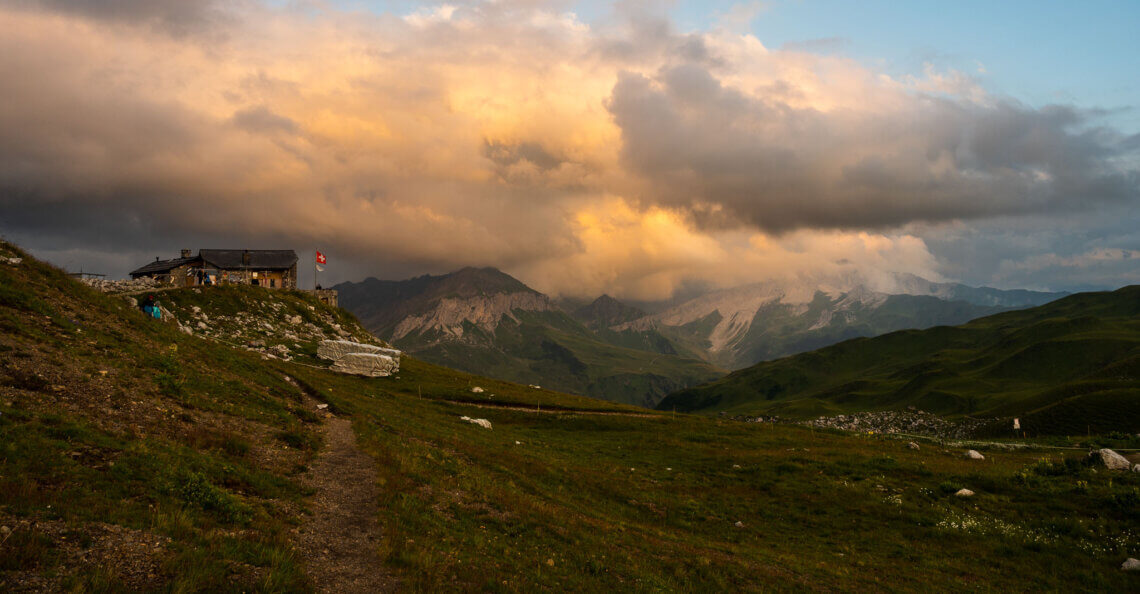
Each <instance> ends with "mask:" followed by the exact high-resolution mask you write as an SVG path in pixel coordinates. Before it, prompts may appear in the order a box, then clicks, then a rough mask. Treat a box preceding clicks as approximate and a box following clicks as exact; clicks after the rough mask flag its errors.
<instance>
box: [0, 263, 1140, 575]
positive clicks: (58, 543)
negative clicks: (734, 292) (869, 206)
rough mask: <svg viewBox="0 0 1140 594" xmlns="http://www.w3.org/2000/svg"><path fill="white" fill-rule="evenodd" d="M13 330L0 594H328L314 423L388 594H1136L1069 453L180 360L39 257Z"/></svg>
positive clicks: (415, 371) (4, 343) (1124, 537)
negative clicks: (339, 423)
mask: <svg viewBox="0 0 1140 594" xmlns="http://www.w3.org/2000/svg"><path fill="white" fill-rule="evenodd" d="M0 251H4V252H8V253H14V254H16V255H22V254H19V252H18V251H17V250H15V249H14V248H8V247H6V246H4V247H2V248H0ZM0 255H6V254H3V253H0ZM239 291H241V293H240V295H241V297H242V300H243V301H245V300H254V301H256V298H257V297H258V296H259V295H264V293H257V292H255V291H257V290H255V289H248V290H240V289H239ZM246 291H248V292H246ZM194 295H195V297H197V296H198V295H210V293H207V292H206V291H203V292H202V293H201V294H194ZM279 296H280V297H281V298H283V299H288V298H289V297H288V295H286V294H281V295H279ZM172 300H175V299H174V296H172ZM202 303H203V305H199V307H202V308H203V309H204V308H205V307H206V306H207V305H208V302H207V301H204V302H202ZM297 305H299V306H300V304H299V303H298V304H297ZM242 307H243V309H248V308H247V307H246V306H245V305H243V306H242ZM305 307H306V309H307V306H305ZM272 309H273V308H272V306H269V307H268V308H267V311H271V310H272ZM319 313H320V314H322V315H323V314H325V313H327V314H329V315H332V313H333V312H331V311H328V312H319ZM210 315H211V316H212V317H213V315H214V314H210ZM266 315H270V316H271V315H272V314H268V313H267V314H266ZM0 326H2V327H3V332H0V355H2V357H0V362H2V365H0V448H3V454H2V455H0V526H5V527H8V528H9V532H7V536H0V590H13V589H18V588H21V587H31V588H36V589H48V590H73V591H174V592H189V591H210V592H224V591H234V592H237V591H266V592H268V591H273V592H281V591H309V590H312V589H314V588H315V587H316V586H317V584H314V583H312V581H311V580H310V578H309V577H308V576H309V575H310V572H311V570H312V569H313V567H312V566H311V563H315V562H316V561H315V560H314V559H313V558H310V557H307V556H305V555H302V554H300V553H299V552H298V545H297V535H296V529H297V528H298V527H299V526H301V525H304V524H305V523H306V522H307V520H308V517H309V516H308V515H307V514H306V510H309V509H312V501H313V499H314V497H316V496H317V495H318V494H317V493H314V492H312V491H311V490H308V489H307V488H305V487H302V486H301V483H300V481H299V477H300V476H302V475H303V474H304V471H305V468H306V467H307V466H308V465H309V464H312V463H313V459H314V456H315V455H316V454H317V453H318V452H320V451H321V450H322V449H323V447H324V446H323V441H322V435H323V427H324V426H325V424H326V420H325V419H324V418H322V417H321V416H319V415H316V414H313V412H314V411H315V410H316V405H315V403H317V402H323V403H327V404H328V405H329V409H330V410H332V411H334V412H335V414H337V415H338V416H340V417H343V418H349V419H351V421H352V426H353V429H354V431H355V433H356V435H357V441H358V443H359V445H360V447H361V448H362V449H363V450H364V451H365V452H366V453H368V454H369V455H370V456H372V457H373V458H374V460H375V461H376V465H377V467H378V472H379V474H378V476H377V478H376V488H377V491H378V496H377V500H376V512H375V513H376V518H377V520H378V523H379V524H380V526H382V536H381V537H380V538H379V540H378V541H377V542H376V543H375V545H374V549H373V551H372V552H373V556H372V562H373V563H374V567H373V568H372V570H373V571H377V572H389V573H391V574H392V575H393V576H394V578H395V583H396V584H397V587H398V588H399V589H401V590H406V591H439V590H490V591H515V592H517V591H525V592H531V591H549V590H572V591H599V590H614V591H662V590H665V591H689V590H696V591H713V590H715V591H725V590H762V591H769V590H803V589H815V590H854V589H874V590H885V589H897V590H916V589H920V588H922V589H926V588H931V587H933V588H934V589H944V590H959V589H963V588H966V589H983V590H1007V589H1016V590H1077V589H1080V590H1100V591H1130V590H1134V589H1135V588H1136V586H1137V582H1136V579H1137V576H1135V575H1132V574H1126V573H1124V572H1121V571H1120V570H1119V569H1118V566H1119V565H1120V563H1121V561H1122V560H1123V559H1124V558H1125V557H1127V556H1130V555H1131V556H1136V555H1137V553H1138V552H1140V542H1138V540H1137V538H1138V535H1137V534H1136V533H1135V526H1136V525H1137V521H1140V516H1137V513H1138V510H1140V473H1108V472H1104V471H1103V470H1102V471H1100V472H1094V471H1093V469H1090V468H1088V467H1086V466H1085V465H1083V464H1082V463H1081V462H1080V461H1079V457H1083V452H1079V451H1077V452H1066V451H1050V452H1047V453H1042V452H1040V451H1015V452H1007V451H999V450H995V451H987V452H986V454H987V459H986V461H985V462H981V463H979V462H970V461H967V460H965V459H964V458H963V457H962V455H961V451H960V450H955V449H944V448H941V447H938V446H937V445H936V444H924V445H923V447H922V449H921V450H911V449H908V448H907V447H906V446H905V444H903V443H901V442H896V441H892V440H889V439H885V438H883V437H882V436H868V435H862V436H857V435H846V434H839V433H834V432H821V431H814V432H812V431H809V430H808V429H806V428H799V427H788V426H772V425H760V424H743V423H734V422H727V421H718V420H715V419H710V418H705V417H700V416H689V415H676V416H674V415H672V414H667V413H655V412H652V411H645V410H643V409H633V408H630V407H623V406H620V405H616V404H613V403H608V402H603V401H598V400H592V399H588V398H582V397H575V396H568V395H565V394H558V393H555V392H550V391H548V390H537V389H533V388H529V387H526V386H520V385H514V384H508V383H504V382H497V381H494V380H488V379H485V378H478V377H474V376H470V375H467V374H463V373H460V372H454V371H450V370H445V369H442V368H439V367H435V366H432V365H428V364H425V363H422V362H419V361H417V360H415V359H413V358H410V357H407V358H405V359H404V364H403V365H402V369H401V371H400V373H399V375H398V377H393V378H375V379H365V378H357V377H351V376H344V375H337V374H333V373H330V372H328V371H326V370H323V369H320V368H318V367H317V366H308V365H300V364H299V363H300V362H302V361H301V359H295V360H293V361H284V360H281V359H266V358H263V355H261V354H259V353H254V352H249V351H245V350H242V349H234V348H230V347H229V346H226V345H225V344H223V343H219V342H215V341H213V340H210V339H204V338H202V337H199V336H197V335H188V334H185V333H184V332H180V331H178V330H177V327H176V326H175V325H174V324H173V323H163V322H156V321H154V320H152V319H148V318H145V317H143V316H142V315H141V314H139V313H137V312H136V311H133V310H130V309H128V308H126V306H125V304H124V303H123V301H122V300H121V299H118V298H112V297H107V296H103V295H100V294H96V293H94V292H92V291H89V290H87V289H86V288H84V287H82V286H80V285H78V284H76V283H74V282H72V281H71V280H70V279H68V278H66V277H65V276H64V275H63V274H62V273H60V272H59V271H58V270H55V269H53V268H50V267H48V266H44V265H42V264H39V263H37V262H34V261H32V260H29V259H26V256H25V260H24V261H23V262H22V263H21V264H20V265H18V266H10V265H7V264H3V263H0ZM104 371H106V372H107V373H106V374H104V373H102V372H104ZM285 376H289V377H291V378H293V381H292V382H291V381H289V380H286V379H285ZM476 386H478V387H481V388H483V391H482V392H479V393H475V392H472V391H471V388H473V387H476ZM540 408H541V411H542V412H539V409H540ZM464 415H466V416H472V417H484V418H486V419H488V420H489V421H490V422H491V423H492V425H493V428H492V429H490V430H488V429H484V428H482V427H479V426H477V425H473V424H471V423H467V422H464V421H463V420H462V419H461V418H460V417H461V416H464ZM1058 443H1064V444H1068V445H1074V446H1076V445H1078V444H1076V443H1070V442H1058ZM1089 443H1090V442H1089V441H1088V440H1084V439H1083V438H1082V442H1081V443H1080V444H1079V445H1080V446H1088V445H1089ZM1100 443H1103V444H1108V445H1114V446H1122V447H1138V446H1140V443H1135V441H1132V442H1128V441H1120V440H1116V441H1113V440H1107V441H1105V440H1100ZM960 487H968V488H970V489H972V490H974V491H975V492H976V493H977V495H976V496H974V497H973V498H970V499H962V498H958V497H954V496H953V495H952V493H953V492H954V491H956V490H957V489H958V488H960ZM0 532H3V531H2V530H0Z"/></svg>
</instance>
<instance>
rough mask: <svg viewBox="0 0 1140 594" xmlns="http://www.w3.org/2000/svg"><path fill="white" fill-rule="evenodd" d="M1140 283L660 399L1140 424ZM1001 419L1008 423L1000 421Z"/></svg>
mask: <svg viewBox="0 0 1140 594" xmlns="http://www.w3.org/2000/svg"><path fill="white" fill-rule="evenodd" d="M1138 394H1140V286H1132V287H1125V288H1122V289H1120V290H1117V291H1114V292H1104V293H1082V294H1078V295H1073V296H1070V297H1066V298H1064V299H1061V300H1058V301H1054V302H1052V303H1049V304H1046V305H1042V306H1039V307H1035V308H1032V309H1026V310H1021V311H1015V312H1008V313H1002V314H998V315H994V316H989V317H986V318H981V319H978V320H974V321H972V322H970V323H967V324H963V325H961V326H954V327H946V326H943V327H936V328H931V329H927V330H913V331H902V332H894V333H891V334H887V335H884V336H879V337H875V338H864V339H854V340H849V341H846V342H843V343H840V344H837V345H834V346H831V347H827V348H823V349H819V350H817V351H813V352H810V353H803V354H800V355H795V356H792V357H786V358H784V359H780V360H777V361H770V362H766V363H761V364H758V365H755V366H753V367H750V368H748V369H744V370H741V371H738V372H735V373H733V374H731V375H729V376H727V377H725V378H723V379H721V380H719V381H716V382H713V383H711V384H707V385H704V386H699V387H695V388H691V389H688V390H683V391H680V392H678V393H675V394H672V395H670V396H669V397H667V398H666V399H665V400H664V401H662V403H661V405H660V407H661V408H662V409H669V410H671V409H673V408H674V407H675V408H676V410H679V411H702V412H709V411H730V412H737V413H744V414H778V415H781V416H787V417H807V416H815V415H829V414H838V413H846V412H854V411H867V410H898V409H903V408H905V407H908V406H913V407H916V408H919V409H923V410H925V411H928V412H934V413H939V414H944V415H974V416H982V417H1003V418H1006V417H1020V419H1021V426H1022V428H1023V429H1024V430H1026V431H1028V432H1030V433H1031V434H1080V433H1089V432H1091V433H1098V432H1100V433H1104V432H1108V431H1128V432H1135V430H1136V428H1137V427H1140V397H1138V396H1137V395H1138ZM1004 426H1005V425H1004V424H1003V427H1004Z"/></svg>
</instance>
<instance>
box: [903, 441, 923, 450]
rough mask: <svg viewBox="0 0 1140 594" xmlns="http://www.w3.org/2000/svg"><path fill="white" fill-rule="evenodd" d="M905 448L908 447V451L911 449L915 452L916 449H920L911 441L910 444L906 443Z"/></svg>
mask: <svg viewBox="0 0 1140 594" xmlns="http://www.w3.org/2000/svg"><path fill="white" fill-rule="evenodd" d="M906 447H908V448H910V449H912V450H917V449H920V448H919V447H918V444H917V443H914V442H913V441H912V442H910V443H908V444H906Z"/></svg>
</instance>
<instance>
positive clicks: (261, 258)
mask: <svg viewBox="0 0 1140 594" xmlns="http://www.w3.org/2000/svg"><path fill="white" fill-rule="evenodd" d="M198 255H199V256H200V257H201V258H202V260H203V261H204V262H205V263H206V264H209V265H211V266H214V267H217V268H220V269H223V270H282V269H288V268H292V267H293V265H294V264H296V263H297V252H294V251H293V250H199V251H198Z"/></svg>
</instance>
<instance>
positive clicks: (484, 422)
mask: <svg viewBox="0 0 1140 594" xmlns="http://www.w3.org/2000/svg"><path fill="white" fill-rule="evenodd" d="M459 418H460V419H461V420H464V421H467V422H468V423H473V424H475V425H478V426H480V427H482V428H484V429H490V428H491V421H488V420H487V419H472V418H471V417H466V416H464V417H459Z"/></svg>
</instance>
